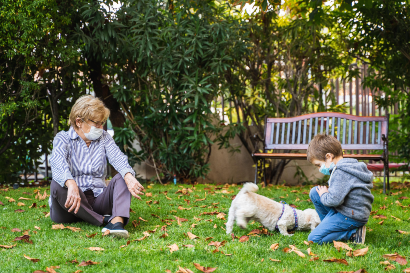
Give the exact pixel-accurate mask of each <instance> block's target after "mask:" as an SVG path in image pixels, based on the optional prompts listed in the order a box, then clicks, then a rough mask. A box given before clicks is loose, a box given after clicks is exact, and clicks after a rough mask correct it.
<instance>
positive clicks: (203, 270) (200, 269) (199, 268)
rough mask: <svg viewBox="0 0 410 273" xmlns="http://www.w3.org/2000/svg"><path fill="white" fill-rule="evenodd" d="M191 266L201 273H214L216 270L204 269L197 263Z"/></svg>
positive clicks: (213, 268)
mask: <svg viewBox="0 0 410 273" xmlns="http://www.w3.org/2000/svg"><path fill="white" fill-rule="evenodd" d="M193 264H194V266H195V267H196V269H198V270H199V271H202V272H206V273H210V272H214V271H215V270H216V269H217V267H204V266H202V265H200V264H197V263H193Z"/></svg>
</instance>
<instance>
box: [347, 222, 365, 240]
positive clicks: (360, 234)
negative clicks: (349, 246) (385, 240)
mask: <svg viewBox="0 0 410 273" xmlns="http://www.w3.org/2000/svg"><path fill="white" fill-rule="evenodd" d="M365 238H366V226H362V227H360V228H358V229H357V231H356V233H355V234H353V235H352V238H350V239H351V240H352V241H353V242H354V243H356V244H364V240H365Z"/></svg>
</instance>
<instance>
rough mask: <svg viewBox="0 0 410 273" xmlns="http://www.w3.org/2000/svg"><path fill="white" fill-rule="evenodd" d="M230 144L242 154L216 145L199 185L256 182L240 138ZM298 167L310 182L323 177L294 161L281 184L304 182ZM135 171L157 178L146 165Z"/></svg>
mask: <svg viewBox="0 0 410 273" xmlns="http://www.w3.org/2000/svg"><path fill="white" fill-rule="evenodd" d="M230 142H231V144H232V145H235V146H237V147H239V149H240V151H241V152H240V153H239V152H238V153H234V154H232V153H229V152H228V150H226V149H221V150H219V149H218V145H217V144H214V145H213V146H212V152H211V158H210V160H209V164H210V172H209V174H208V175H207V176H206V178H205V179H199V181H198V182H199V183H240V182H247V181H254V177H255V168H254V167H253V160H252V157H251V156H250V155H249V153H248V152H247V150H246V148H245V147H244V146H243V145H242V143H241V141H240V139H239V137H237V136H236V137H235V138H234V139H232V140H231V141H230ZM134 147H135V148H136V149H140V147H139V145H138V143H134ZM297 165H299V167H301V168H302V170H303V171H304V173H305V175H306V176H307V177H308V178H309V180H316V179H319V178H322V177H323V175H322V174H321V173H319V171H318V169H317V168H316V167H314V166H313V165H311V164H310V163H309V162H307V161H306V160H293V161H291V162H290V163H289V164H288V165H287V166H286V167H285V170H284V172H283V175H282V177H281V179H280V183H281V184H282V183H283V182H284V181H286V184H289V185H295V184H298V183H300V182H302V181H299V180H298V178H294V177H293V176H294V175H295V172H296V166H297ZM134 170H135V171H136V173H137V174H138V175H139V176H141V177H143V178H144V179H145V178H148V179H149V178H151V177H153V176H155V171H154V169H153V168H151V167H150V166H148V165H147V164H145V163H142V164H141V165H138V164H136V165H135V166H134Z"/></svg>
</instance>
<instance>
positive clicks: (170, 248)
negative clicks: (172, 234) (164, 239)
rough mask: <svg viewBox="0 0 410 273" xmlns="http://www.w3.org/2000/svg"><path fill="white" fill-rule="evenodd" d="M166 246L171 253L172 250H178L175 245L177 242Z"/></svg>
mask: <svg viewBox="0 0 410 273" xmlns="http://www.w3.org/2000/svg"><path fill="white" fill-rule="evenodd" d="M167 247H169V251H170V252H171V253H172V252H174V251H177V250H179V247H178V246H177V244H172V245H170V246H167Z"/></svg>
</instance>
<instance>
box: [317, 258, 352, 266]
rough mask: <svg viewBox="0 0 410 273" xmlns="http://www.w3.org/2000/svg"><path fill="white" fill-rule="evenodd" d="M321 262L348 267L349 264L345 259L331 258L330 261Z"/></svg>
mask: <svg viewBox="0 0 410 273" xmlns="http://www.w3.org/2000/svg"><path fill="white" fill-rule="evenodd" d="M323 261H324V262H327V263H340V264H345V265H349V263H348V262H347V261H346V260H345V259H336V258H331V259H328V260H323Z"/></svg>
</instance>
